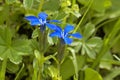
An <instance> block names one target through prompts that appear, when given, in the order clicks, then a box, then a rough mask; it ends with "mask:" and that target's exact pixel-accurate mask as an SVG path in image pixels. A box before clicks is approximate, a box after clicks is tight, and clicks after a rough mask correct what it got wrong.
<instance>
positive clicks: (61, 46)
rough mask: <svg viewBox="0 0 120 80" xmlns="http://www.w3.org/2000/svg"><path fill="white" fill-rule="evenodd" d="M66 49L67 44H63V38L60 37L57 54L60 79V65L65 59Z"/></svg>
mask: <svg viewBox="0 0 120 80" xmlns="http://www.w3.org/2000/svg"><path fill="white" fill-rule="evenodd" d="M64 51H65V44H63V42H62V40H61V39H60V43H59V44H58V54H57V59H58V64H57V68H58V78H59V79H60V66H61V63H62V61H63V57H64Z"/></svg>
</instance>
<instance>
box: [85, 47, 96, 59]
mask: <svg viewBox="0 0 120 80" xmlns="http://www.w3.org/2000/svg"><path fill="white" fill-rule="evenodd" d="M83 49H84V50H85V52H86V53H87V55H88V56H89V57H90V58H92V59H95V57H96V53H95V51H94V50H93V49H92V48H91V47H89V46H87V45H84V46H83Z"/></svg>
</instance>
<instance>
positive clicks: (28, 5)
mask: <svg viewBox="0 0 120 80" xmlns="http://www.w3.org/2000/svg"><path fill="white" fill-rule="evenodd" d="M23 5H24V7H25V9H31V8H32V5H33V0H23Z"/></svg>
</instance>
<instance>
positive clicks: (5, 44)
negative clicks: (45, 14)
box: [0, 26, 32, 64]
mask: <svg viewBox="0 0 120 80" xmlns="http://www.w3.org/2000/svg"><path fill="white" fill-rule="evenodd" d="M11 33H12V32H11V30H10V29H9V27H5V26H2V27H0V59H1V60H3V59H4V58H5V57H7V58H9V59H10V61H11V62H13V63H15V64H18V63H20V62H21V61H22V55H29V54H30V53H31V52H32V49H31V47H30V43H31V42H30V41H29V40H27V39H26V40H23V39H22V40H19V39H18V40H17V39H16V40H14V39H13V40H12V34H11Z"/></svg>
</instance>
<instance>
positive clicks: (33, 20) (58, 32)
mask: <svg viewBox="0 0 120 80" xmlns="http://www.w3.org/2000/svg"><path fill="white" fill-rule="evenodd" d="M47 17H48V15H47V14H46V13H44V12H41V13H39V14H38V18H37V17H36V16H26V17H25V19H26V20H28V21H30V24H31V25H35V26H40V30H41V31H44V30H45V29H46V26H47V27H48V28H50V29H51V30H54V32H52V33H51V34H50V37H54V36H56V37H58V38H60V39H61V41H62V43H63V44H71V43H72V41H73V40H72V39H71V38H69V37H70V36H73V37H75V38H82V35H81V34H79V33H73V34H72V33H70V31H72V30H73V29H74V27H73V26H72V25H69V24H68V25H66V27H65V28H64V30H62V29H61V28H60V27H59V26H56V25H54V24H51V22H57V23H59V22H60V21H59V20H47Z"/></svg>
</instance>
